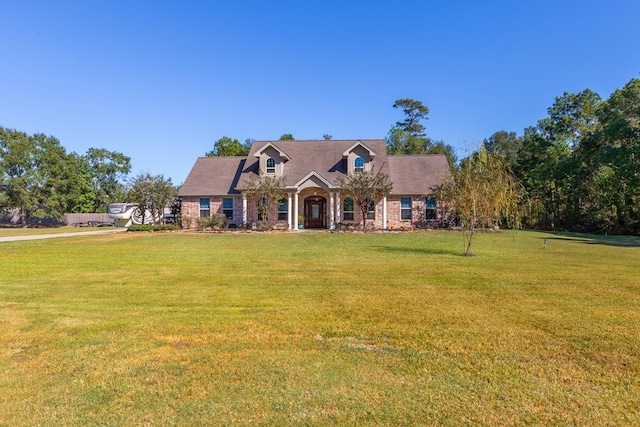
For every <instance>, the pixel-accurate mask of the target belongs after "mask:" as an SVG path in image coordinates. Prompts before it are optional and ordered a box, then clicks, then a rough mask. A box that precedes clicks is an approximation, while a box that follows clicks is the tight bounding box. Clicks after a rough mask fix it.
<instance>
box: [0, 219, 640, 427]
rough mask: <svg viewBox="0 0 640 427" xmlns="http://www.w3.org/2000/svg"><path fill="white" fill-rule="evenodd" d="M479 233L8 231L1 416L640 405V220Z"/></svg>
mask: <svg viewBox="0 0 640 427" xmlns="http://www.w3.org/2000/svg"><path fill="white" fill-rule="evenodd" d="M476 238H477V240H475V242H474V252H475V253H476V256H475V257H462V256H460V253H461V252H462V250H463V247H462V237H461V235H460V234H459V233H457V232H424V233H416V234H330V233H282V234H278V233H274V234H260V233H253V234H243V233H237V234H197V233H193V234H188V233H160V234H149V233H123V234H114V235H101V236H81V237H73V238H68V239H54V240H46V241H43V240H39V241H28V242H13V243H2V244H0V249H1V250H2V257H0V396H1V397H0V425H37V424H43V425H50V424H56V425H91V424H100V425H176V424H177V425H202V424H205V425H207V424H208V425H229V424H267V425H291V424H293V425H305V424H311V425H335V424H341V425H416V424H425V425H433V424H444V425H452V426H458V425H465V424H481V425H518V424H541V425H558V424H559V425H593V424H601V425H631V424H636V425H637V424H640V411H639V409H638V408H639V406H638V402H639V401H640V269H639V267H640V261H639V260H640V239H638V238H622V237H619V238H616V237H599V238H595V237H593V236H587V235H560V234H542V233H533V232H518V233H517V234H516V233H513V232H500V233H488V234H480V235H478V236H476V237H475V238H474V239H476ZM544 239H547V247H546V249H545V248H544V245H543V241H544Z"/></svg>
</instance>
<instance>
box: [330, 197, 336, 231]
mask: <svg viewBox="0 0 640 427" xmlns="http://www.w3.org/2000/svg"><path fill="white" fill-rule="evenodd" d="M333 198H334V194H333V193H329V230H333V229H334V228H335V226H336V224H335V222H334V219H335V218H334V214H335V210H336V209H335V205H334V200H333Z"/></svg>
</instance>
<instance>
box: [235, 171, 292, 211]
mask: <svg viewBox="0 0 640 427" xmlns="http://www.w3.org/2000/svg"><path fill="white" fill-rule="evenodd" d="M243 191H244V192H245V193H246V194H247V196H248V197H251V198H253V199H254V200H255V203H256V212H257V214H258V219H260V220H262V221H265V222H266V223H269V212H270V211H271V207H272V206H273V204H274V203H276V202H277V200H278V199H279V198H280V197H282V194H283V192H284V177H272V176H267V175H264V174H262V173H260V174H259V175H252V176H251V177H250V178H249V179H248V180H247V182H246V183H245V186H244V189H243Z"/></svg>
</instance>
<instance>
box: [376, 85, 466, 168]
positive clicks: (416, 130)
mask: <svg viewBox="0 0 640 427" xmlns="http://www.w3.org/2000/svg"><path fill="white" fill-rule="evenodd" d="M393 108H401V109H402V111H403V113H404V115H405V119H404V120H403V121H401V122H396V124H395V125H394V126H393V127H392V128H391V130H389V133H388V134H387V137H386V145H387V152H388V153H389V154H396V155H397V154H444V155H446V156H447V161H448V162H449V167H451V168H454V166H455V164H456V163H457V160H458V159H457V156H456V154H455V150H454V148H453V147H452V146H451V145H448V144H446V143H445V142H444V141H434V140H432V139H431V138H428V137H427V136H426V134H425V129H424V125H423V124H422V123H420V120H422V119H425V120H426V119H427V114H428V113H429V108H428V107H426V106H425V105H423V104H422V102H420V101H417V100H414V99H410V98H405V99H398V100H397V101H396V102H395V103H394V104H393Z"/></svg>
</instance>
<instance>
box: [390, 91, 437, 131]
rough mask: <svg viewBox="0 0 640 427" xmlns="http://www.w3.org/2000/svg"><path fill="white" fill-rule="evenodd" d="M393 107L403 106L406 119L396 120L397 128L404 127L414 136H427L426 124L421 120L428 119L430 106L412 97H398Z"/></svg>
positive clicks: (404, 129) (403, 128)
mask: <svg viewBox="0 0 640 427" xmlns="http://www.w3.org/2000/svg"><path fill="white" fill-rule="evenodd" d="M393 108H401V109H402V112H403V113H404V120H403V121H401V122H396V128H398V129H402V130H403V131H405V132H406V133H407V134H409V135H412V136H425V135H426V134H425V131H424V125H423V124H422V123H420V120H422V119H425V120H427V118H428V117H427V114H429V108H428V107H427V106H426V105H423V104H422V102H421V101H417V100H415V99H411V98H403V99H398V100H396V102H395V103H394V104H393Z"/></svg>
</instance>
